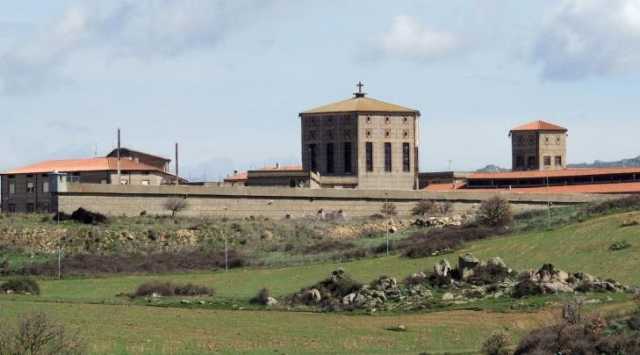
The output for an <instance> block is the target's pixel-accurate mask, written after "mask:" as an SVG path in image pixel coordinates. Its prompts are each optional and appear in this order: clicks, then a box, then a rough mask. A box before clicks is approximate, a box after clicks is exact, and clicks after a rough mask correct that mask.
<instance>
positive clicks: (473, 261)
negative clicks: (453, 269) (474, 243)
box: [458, 253, 480, 280]
mask: <svg viewBox="0 0 640 355" xmlns="http://www.w3.org/2000/svg"><path fill="white" fill-rule="evenodd" d="M478 265H480V260H478V258H476V257H475V256H473V255H472V254H470V253H467V254H465V255H463V256H460V257H459V258H458V270H459V271H460V277H461V279H462V280H466V279H467V278H469V277H470V276H472V275H473V269H474V268H475V267H476V266H478Z"/></svg>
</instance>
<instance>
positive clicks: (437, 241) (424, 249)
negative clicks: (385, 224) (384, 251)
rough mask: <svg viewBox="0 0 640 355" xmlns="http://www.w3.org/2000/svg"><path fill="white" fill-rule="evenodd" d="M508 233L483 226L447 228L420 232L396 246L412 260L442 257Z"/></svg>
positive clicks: (395, 245) (395, 247)
mask: <svg viewBox="0 0 640 355" xmlns="http://www.w3.org/2000/svg"><path fill="white" fill-rule="evenodd" d="M505 232H506V230H505V229H502V228H488V227H483V226H473V225H470V226H465V227H446V228H442V229H433V230H430V231H427V232H426V233H425V232H418V233H415V234H413V235H412V236H410V237H408V238H405V239H403V240H401V241H398V242H396V243H395V244H394V249H395V250H401V251H402V255H404V256H407V257H410V258H422V257H428V256H434V255H442V254H446V253H450V252H452V251H455V250H457V249H460V248H461V247H462V246H463V245H464V243H466V242H470V241H476V240H482V239H486V238H488V237H490V236H495V235H501V234H504V233H505Z"/></svg>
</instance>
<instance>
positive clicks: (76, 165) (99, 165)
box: [6, 158, 164, 174]
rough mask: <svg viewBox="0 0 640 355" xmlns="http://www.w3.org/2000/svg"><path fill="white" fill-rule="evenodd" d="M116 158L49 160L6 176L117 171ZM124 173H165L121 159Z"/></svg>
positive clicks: (13, 171) (10, 172)
mask: <svg viewBox="0 0 640 355" xmlns="http://www.w3.org/2000/svg"><path fill="white" fill-rule="evenodd" d="M117 166H118V161H117V159H116V158H89V159H66V160H47V161H43V162H40V163H36V164H32V165H28V166H25V167H22V168H18V169H14V170H11V171H9V172H7V173H6V174H42V173H52V172H82V171H116V170H117V169H118V167H117ZM120 170H122V171H158V172H162V173H164V172H163V171H161V170H159V169H158V168H156V167H153V166H150V165H147V164H143V163H139V162H136V161H135V160H130V159H120Z"/></svg>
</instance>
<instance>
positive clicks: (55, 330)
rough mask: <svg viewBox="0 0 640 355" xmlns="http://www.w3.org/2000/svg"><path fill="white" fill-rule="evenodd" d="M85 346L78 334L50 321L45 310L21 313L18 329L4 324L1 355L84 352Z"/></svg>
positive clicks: (0, 348)
mask: <svg viewBox="0 0 640 355" xmlns="http://www.w3.org/2000/svg"><path fill="white" fill-rule="evenodd" d="M85 353H86V351H85V345H84V344H83V342H82V341H81V340H80V339H79V338H78V337H77V335H76V334H69V332H67V331H66V330H65V328H64V327H63V326H62V325H58V324H56V323H54V322H52V321H50V320H49V319H48V318H47V316H46V315H45V314H44V313H34V314H30V315H25V316H22V317H21V319H19V320H18V324H17V327H16V328H9V327H7V325H6V324H3V327H2V329H0V354H11V355H13V354H16V355H17V354H30V355H59V354H60V355H75V354H85Z"/></svg>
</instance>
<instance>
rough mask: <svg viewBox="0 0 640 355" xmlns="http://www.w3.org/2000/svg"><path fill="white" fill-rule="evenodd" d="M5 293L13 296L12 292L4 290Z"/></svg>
mask: <svg viewBox="0 0 640 355" xmlns="http://www.w3.org/2000/svg"><path fill="white" fill-rule="evenodd" d="M5 293H6V294H7V295H12V294H13V290H6V291H5Z"/></svg>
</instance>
